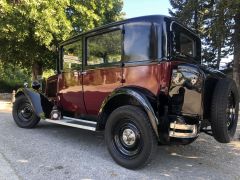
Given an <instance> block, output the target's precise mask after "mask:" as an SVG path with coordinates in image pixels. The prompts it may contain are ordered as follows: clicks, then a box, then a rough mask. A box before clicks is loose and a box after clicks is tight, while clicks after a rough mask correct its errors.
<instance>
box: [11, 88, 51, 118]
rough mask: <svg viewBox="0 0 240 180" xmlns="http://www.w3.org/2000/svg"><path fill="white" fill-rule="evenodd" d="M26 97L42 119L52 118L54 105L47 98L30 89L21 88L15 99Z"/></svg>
mask: <svg viewBox="0 0 240 180" xmlns="http://www.w3.org/2000/svg"><path fill="white" fill-rule="evenodd" d="M20 95H25V96H26V97H27V98H28V100H29V102H30V103H31V105H32V107H33V110H34V112H35V114H36V115H37V116H38V117H40V118H41V119H46V118H48V117H49V116H50V113H51V110H52V107H53V103H52V102H50V101H49V100H48V98H47V97H46V96H44V95H43V94H41V93H39V92H37V91H36V90H33V89H30V88H21V89H19V90H18V91H17V93H16V95H15V97H16V98H17V97H18V96H20Z"/></svg>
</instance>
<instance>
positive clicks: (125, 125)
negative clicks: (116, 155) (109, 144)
mask: <svg viewBox="0 0 240 180" xmlns="http://www.w3.org/2000/svg"><path fill="white" fill-rule="evenodd" d="M113 144H114V147H115V149H116V150H117V151H118V152H120V154H121V155H123V156H124V157H125V158H128V159H131V158H134V157H135V156H137V155H138V154H139V153H140V152H141V150H142V147H143V142H142V138H141V133H140V131H139V129H138V128H137V126H136V125H135V124H134V123H133V122H132V121H130V120H124V121H123V122H121V121H120V122H119V123H118V124H117V125H116V126H115V128H114V130H113Z"/></svg>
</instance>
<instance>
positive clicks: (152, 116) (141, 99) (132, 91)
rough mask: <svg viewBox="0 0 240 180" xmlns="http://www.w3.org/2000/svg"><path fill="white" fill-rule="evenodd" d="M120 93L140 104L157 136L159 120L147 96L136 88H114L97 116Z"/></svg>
mask: <svg viewBox="0 0 240 180" xmlns="http://www.w3.org/2000/svg"><path fill="white" fill-rule="evenodd" d="M121 95H126V96H129V97H131V98H133V99H134V100H136V101H137V102H138V103H139V104H140V105H141V106H142V108H143V109H144V110H145V112H146V113H147V115H148V117H149V121H150V123H151V125H152V128H153V130H154V132H155V134H156V135H157V137H159V133H158V124H159V122H158V118H157V116H156V113H155V111H154V109H153V107H152V105H151V103H150V102H149V100H148V98H147V96H146V95H145V94H144V93H143V92H142V91H140V90H137V88H126V87H124V88H119V89H116V90H115V91H114V92H112V93H111V94H110V95H109V96H108V97H107V98H106V99H105V100H104V102H103V103H102V106H101V108H100V111H99V116H100V117H101V114H102V113H103V112H104V111H105V109H106V108H107V105H108V104H109V103H111V101H112V100H113V99H114V98H116V97H117V96H121Z"/></svg>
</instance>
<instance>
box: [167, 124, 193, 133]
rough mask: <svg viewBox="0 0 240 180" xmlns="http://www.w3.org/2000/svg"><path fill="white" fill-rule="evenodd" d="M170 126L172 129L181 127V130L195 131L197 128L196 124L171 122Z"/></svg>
mask: <svg viewBox="0 0 240 180" xmlns="http://www.w3.org/2000/svg"><path fill="white" fill-rule="evenodd" d="M170 128H171V129H180V130H192V131H193V130H194V129H195V125H187V124H176V123H171V124H170Z"/></svg>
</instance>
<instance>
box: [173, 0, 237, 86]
mask: <svg viewBox="0 0 240 180" xmlns="http://www.w3.org/2000/svg"><path fill="white" fill-rule="evenodd" d="M170 3H171V5H172V7H173V10H169V12H170V14H171V15H172V16H174V17H176V18H177V19H179V20H180V22H183V23H184V24H185V25H187V26H189V27H191V28H193V29H195V30H196V32H197V33H199V34H200V37H201V39H202V43H203V52H204V54H205V56H203V58H204V60H205V62H207V63H209V64H211V65H213V66H215V67H216V68H219V67H220V61H221V59H222V58H223V57H226V56H228V55H232V54H233V56H234V60H233V78H234V80H235V81H236V83H237V85H238V86H239V83H240V82H239V75H240V68H239V62H240V44H239V41H240V0H229V1H226V0H190V1H186V0H170Z"/></svg>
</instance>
